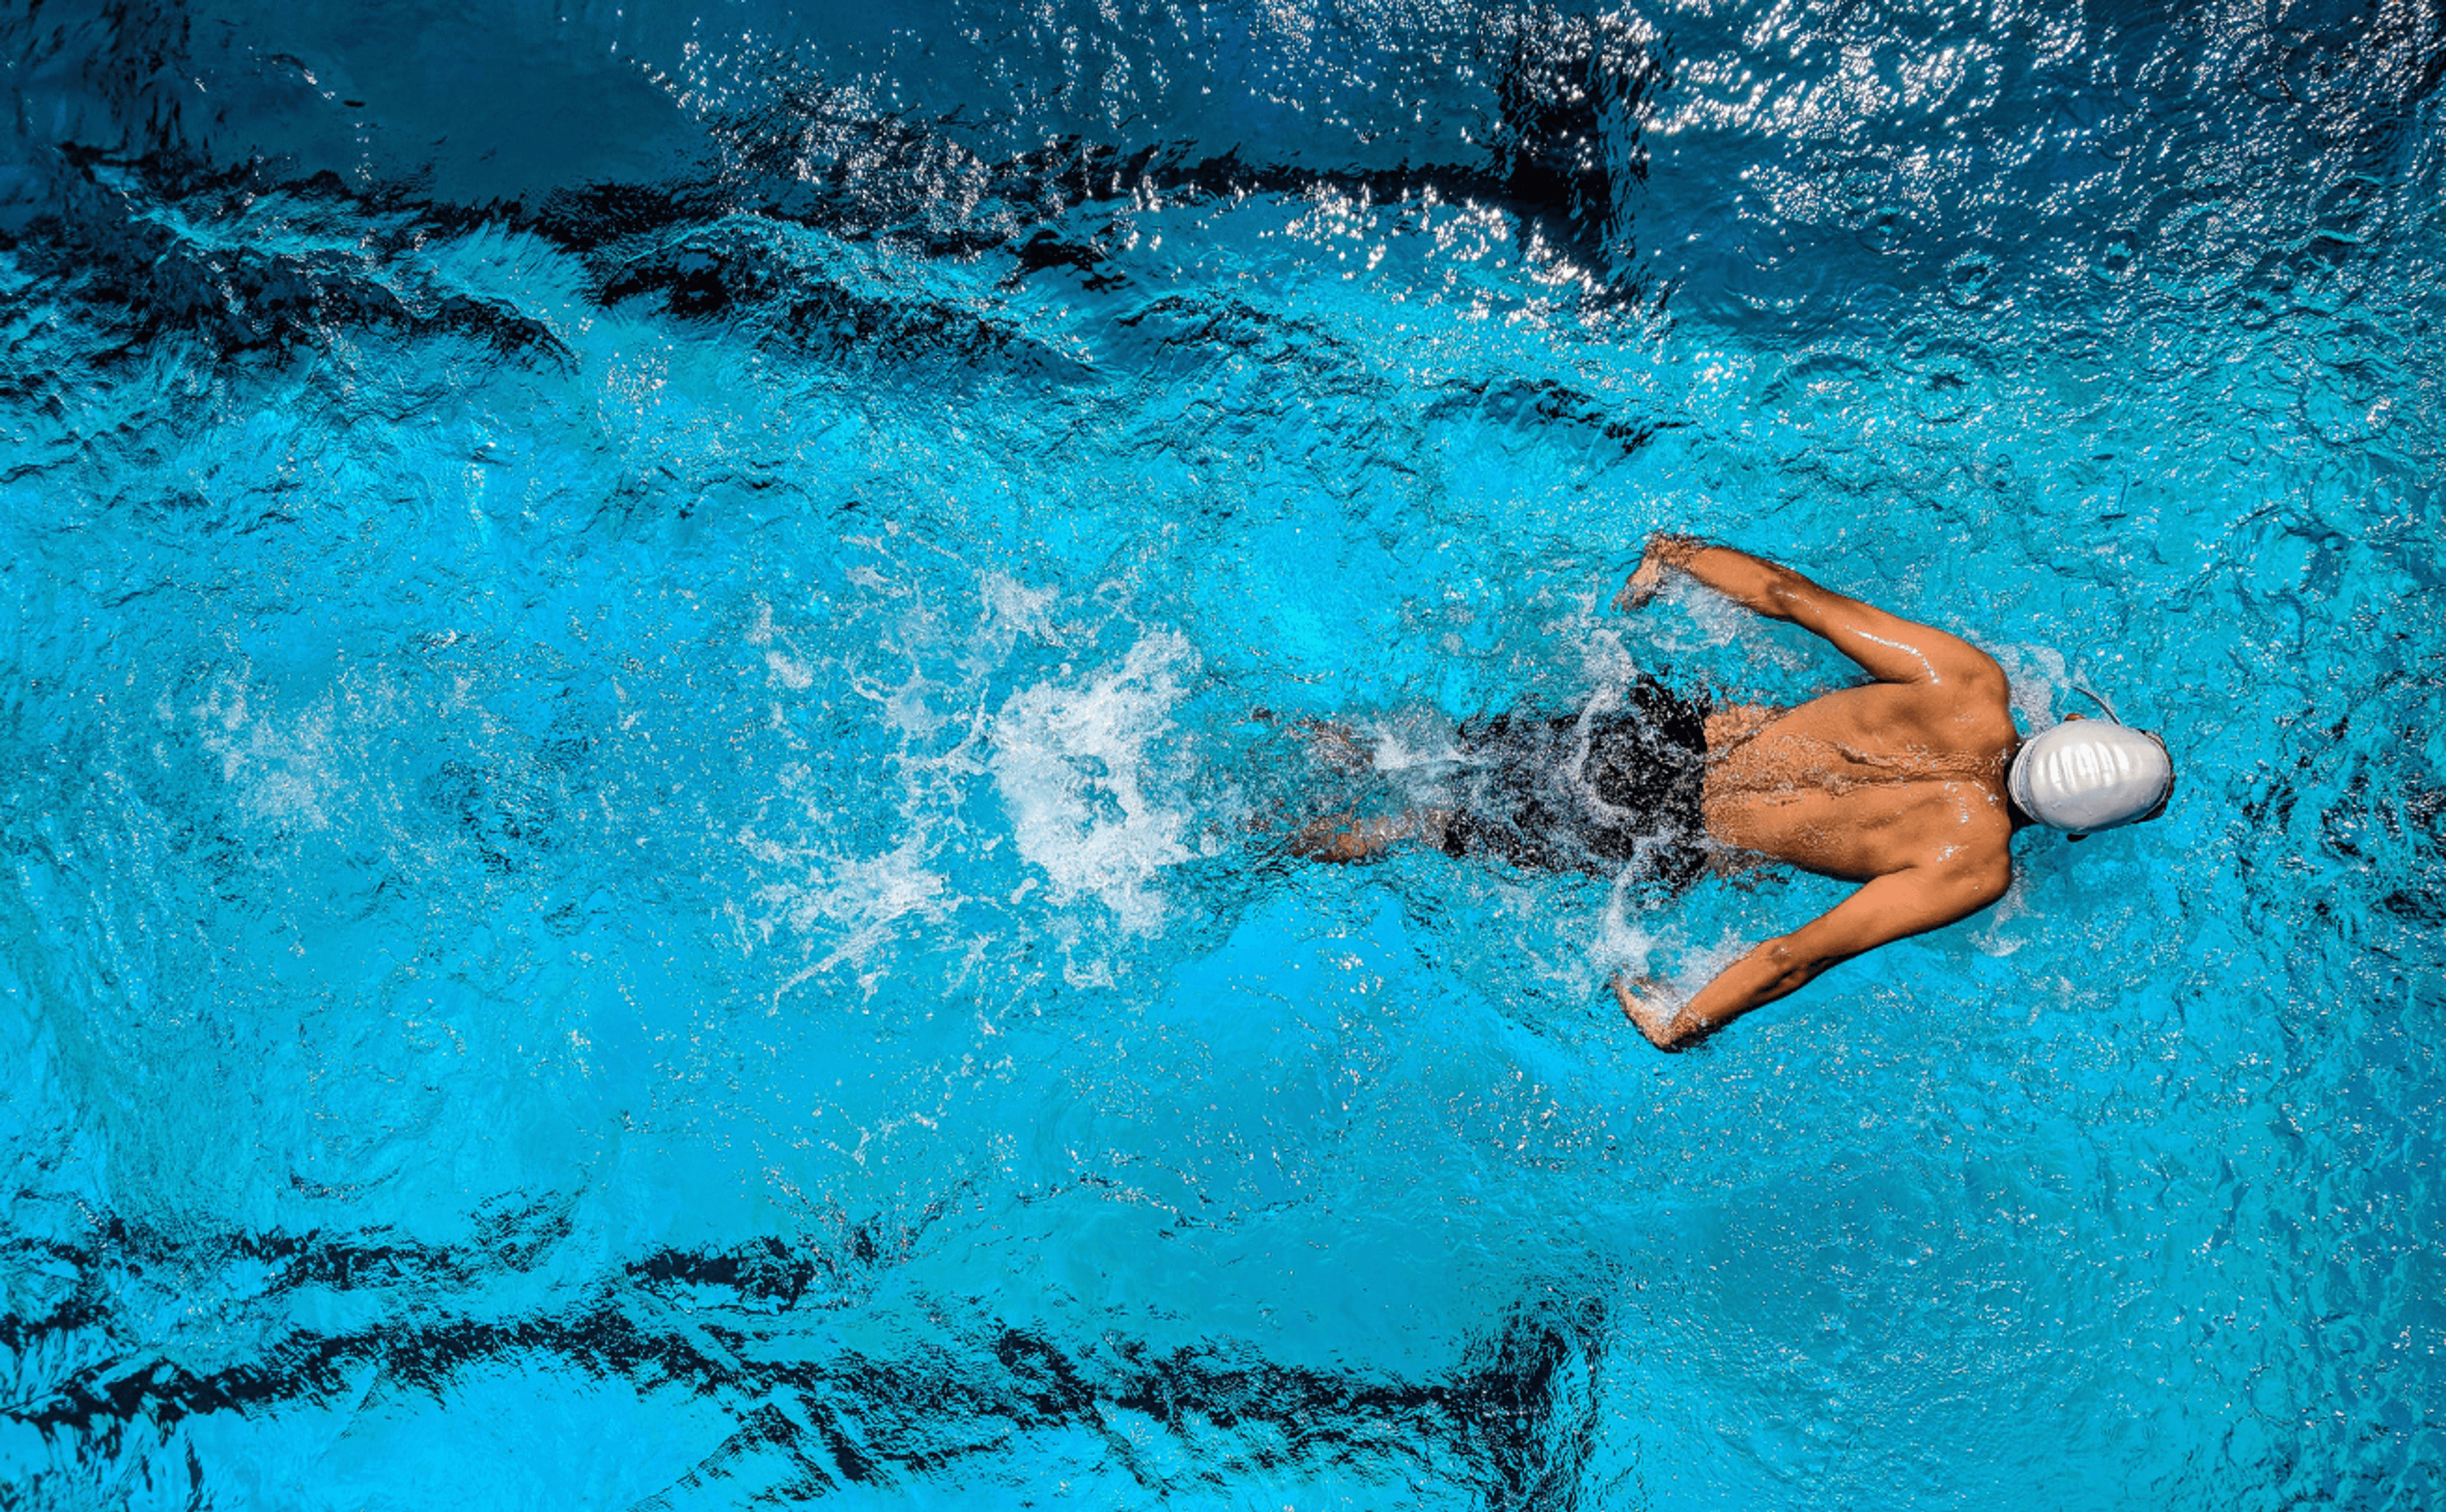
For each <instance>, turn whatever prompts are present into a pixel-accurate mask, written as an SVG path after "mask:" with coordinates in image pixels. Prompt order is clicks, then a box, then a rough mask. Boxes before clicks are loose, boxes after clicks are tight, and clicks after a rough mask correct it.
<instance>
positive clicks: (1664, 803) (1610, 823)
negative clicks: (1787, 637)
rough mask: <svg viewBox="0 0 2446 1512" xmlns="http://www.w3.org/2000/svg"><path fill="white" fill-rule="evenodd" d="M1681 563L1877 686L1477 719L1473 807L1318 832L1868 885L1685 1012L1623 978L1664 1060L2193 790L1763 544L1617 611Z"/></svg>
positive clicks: (2157, 756) (1466, 804)
mask: <svg viewBox="0 0 2446 1512" xmlns="http://www.w3.org/2000/svg"><path fill="white" fill-rule="evenodd" d="M1673 571H1679V572H1682V573H1684V575H1686V576H1688V577H1690V578H1691V579H1693V580H1695V581H1696V582H1699V583H1701V584H1703V585H1704V586H1705V587H1707V588H1713V589H1715V590H1716V591H1717V592H1719V593H1722V594H1723V595H1725V596H1726V597H1728V598H1730V599H1732V600H1734V601H1735V602H1736V603H1739V604H1740V605H1742V606H1743V607H1747V608H1749V609H1750V610H1752V611H1753V612H1756V613H1759V614H1763V615H1765V616H1767V617H1768V618H1770V619H1778V620H1788V621H1790V622H1791V623H1792V624H1795V625H1799V626H1800V627H1801V628H1802V629H1805V630H1808V631H1810V632H1811V633H1812V634H1815V635H1817V636H1820V637H1823V638H1824V639H1825V640H1826V642H1827V643H1828V644H1831V645H1833V646H1834V648H1835V649H1836V650H1838V651H1840V652H1842V653H1843V654H1844V655H1845V656H1848V657H1850V658H1851V659H1852V660H1853V661H1854V662H1856V663H1859V664H1860V666H1861V667H1862V669H1864V670H1865V671H1867V672H1868V674H1869V675H1870V676H1871V677H1872V678H1874V679H1875V680H1876V681H1873V682H1871V683H1868V684H1866V685H1863V686H1859V687H1850V688H1842V689H1838V690H1836V691H1835V692H1833V693H1828V694H1824V695H1821V696H1820V697H1818V698H1815V699H1812V700H1809V701H1807V702H1806V703H1802V704H1800V705H1798V706H1797V707H1795V708H1790V709H1775V708H1769V707H1765V706H1762V705H1752V704H1742V705H1731V706H1726V707H1713V706H1710V705H1708V704H1706V703H1704V702H1702V701H1700V700H1691V699H1686V698H1684V697H1681V696H1679V695H1675V694H1672V693H1670V692H1669V691H1667V690H1665V689H1664V688H1663V687H1662V686H1661V685H1660V684H1657V683H1655V682H1653V681H1643V682H1641V683H1640V684H1639V685H1638V686H1637V687H1635V688H1634V689H1632V690H1631V694H1630V700H1629V701H1630V703H1631V705H1632V707H1631V708H1629V709H1628V710H1609V711H1590V712H1589V713H1584V714H1582V715H1581V716H1579V717H1577V718H1575V719H1552V720H1523V719H1517V718H1514V717H1504V718H1500V719H1494V720H1485V721H1476V722H1474V723H1473V724H1470V725H1464V726H1462V727H1461V730H1460V741H1459V743H1460V747H1461V753H1462V756H1463V757H1464V764H1465V765H1466V766H1467V767H1468V768H1469V769H1470V770H1471V771H1472V772H1473V773H1474V774H1475V775H1474V776H1473V777H1472V779H1471V781H1470V784H1469V786H1468V789H1467V792H1466V793H1465V794H1464V795H1462V796H1460V797H1459V798H1458V801H1457V802H1456V803H1455V804H1454V805H1453V806H1452V807H1451V808H1449V809H1436V810H1429V811H1421V812H1413V813H1409V814H1404V815H1402V817H1401V818H1399V819H1396V820H1393V821H1389V822H1383V823H1378V824H1375V825H1372V826H1370V825H1358V826H1352V825H1346V824H1345V825H1341V826H1334V827H1328V828H1318V827H1311V830H1310V831H1309V832H1308V835H1307V836H1304V837H1303V839H1304V842H1305V843H1304V844H1303V847H1302V849H1306V850H1307V851H1308V853H1309V854H1312V855H1316V856H1319V857H1321V858H1324V859H1328V860H1338V861H1355V860H1361V859H1364V858H1365V857H1366V856H1369V855H1372V854H1374V853H1375V852H1377V851H1379V850H1381V849H1383V848H1384V846H1385V845H1387V844H1389V843H1391V842H1392V841H1394V840H1399V839H1403V838H1407V837H1410V836H1413V835H1416V836H1421V837H1424V838H1427V839H1430V840H1433V841H1435V842H1436V843H1438V844H1439V845H1440V846H1441V847H1442V849H1446V850H1448V851H1453V852H1455V853H1457V854H1468V853H1473V852H1491V853H1494V854H1497V855H1500V856H1502V857H1504V858H1505V859H1507V860H1511V861H1513V862H1515V864H1518V865H1525V866H1543V867H1549V868H1553V867H1559V866H1570V865H1575V864H1577V865H1589V864H1590V863H1594V864H1596V865H1603V864H1606V863H1609V862H1612V863H1619V864H1622V865H1626V866H1628V867H1629V868H1631V869H1632V870H1633V871H1635V872H1636V871H1644V872H1645V873H1646V874H1647V875H1649V876H1653V877H1660V878H1663V879H1665V880H1666V881H1668V882H1678V881H1685V880H1687V879H1688V878H1689V877H1692V876H1695V875H1696V873H1697V871H1698V870H1700V869H1703V868H1704V866H1705V864H1706V862H1707V860H1708V859H1709V858H1710V857H1711V856H1712V858H1713V859H1715V860H1716V861H1717V862H1719V863H1720V864H1721V863H1722V862H1723V861H1725V860H1728V859H1735V858H1740V857H1748V858H1753V859H1754V860H1755V861H1757V862H1763V863H1780V864H1783V865H1788V866H1795V867H1798V868H1802V869H1803V870H1807V871H1814V872H1817V873H1819V874H1820V875H1823V876H1829V877H1838V878H1841V879H1843V880H1845V881H1851V882H1858V883H1860V884H1862V886H1861V887H1860V888H1859V890H1858V891H1856V892H1854V893H1853V894H1852V895H1851V896H1850V897H1848V898H1846V899H1844V900H1843V901H1842V902H1841V903H1839V904H1836V905H1834V907H1833V908H1831V909H1829V910H1828V911H1827V912H1826V913H1824V914H1822V915H1820V916H1819V917H1818V918H1816V919H1815V920H1812V921H1811V922H1810V923H1808V924H1803V925H1802V926H1801V927H1799V928H1798V929H1796V930H1794V931H1793V932H1792V933H1790V934H1787V935H1783V936H1780V937H1778V938H1777V939H1774V940H1769V941H1766V942H1765V943H1761V944H1759V945H1758V946H1757V947H1755V948H1753V949H1752V950H1750V951H1749V952H1748V953H1747V954H1746V955H1744V956H1742V957H1741V958H1740V960H1739V961H1734V962H1733V963H1732V964H1731V965H1729V966H1727V967H1725V968H1724V969H1723V970H1722V972H1719V973H1718V974H1717V976H1716V978H1715V980H1712V981H1709V982H1708V983H1707V984H1706V985H1705V986H1704V987H1702V988H1701V989H1700V990H1699V991H1698V992H1697V993H1695V994H1693V995H1692V996H1691V997H1690V998H1689V999H1687V1000H1686V1001H1683V1002H1679V1003H1676V1002H1675V1001H1673V1000H1672V999H1671V997H1670V996H1668V995H1667V993H1666V992H1665V988H1664V987H1663V985H1662V984H1661V983H1658V982H1656V981H1654V980H1650V979H1646V978H1641V979H1636V980H1631V979H1626V978H1624V977H1622V976H1619V975H1617V976H1616V977H1615V978H1614V979H1613V983H1612V986H1613V992H1614V996H1615V997H1616V998H1617V999H1620V1000H1621V1003H1622V1008H1623V1012H1624V1013H1625V1014H1626V1015H1628V1017H1629V1018H1630V1021H1631V1022H1632V1023H1633V1024H1636V1025H1637V1026H1638V1027H1639V1031H1640V1033H1642V1034H1644V1035H1646V1036H1647V1038H1648V1039H1649V1040H1650V1041H1651V1042H1652V1043H1654V1044H1655V1045H1656V1047H1657V1048H1658V1049H1660V1050H1667V1051H1679V1050H1684V1049H1686V1048H1688V1047H1689V1046H1691V1045H1694V1044H1697V1043H1698V1042H1699V1041H1700V1040H1702V1039H1704V1038H1706V1037H1707V1036H1709V1035H1712V1034H1714V1033H1715V1032H1716V1031H1718V1030H1720V1029H1722V1028H1723V1027H1724V1026H1725V1025H1726V1024H1728V1023H1731V1022H1732V1021H1733V1020H1734V1019H1736V1018H1739V1017H1740V1016H1741V1015H1743V1014H1745V1013H1748V1012H1749V1011H1750V1010H1752V1009H1754V1008H1757V1007H1759V1006H1761V1005H1763V1004H1766V1003H1770V1002H1773V1001H1775V1000H1776V999H1778V998H1781V997H1784V996H1786V995H1787V994H1790V993H1793V992H1795V991H1797V990H1798V989H1799V988H1800V987H1802V986H1804V985H1805V984H1807V983H1808V982H1809V981H1811V980H1814V979H1816V977H1817V976H1818V975H1819V974H1821V973H1823V972H1824V971H1826V970H1827V969H1828V968H1829V967H1831V966H1834V965H1837V964H1840V963H1841V962H1843V961H1849V960H1851V959H1852V958H1853V956H1856V955H1859V954H1861V953H1862V952H1864V951H1869V950H1873V949H1875V948H1876V947H1877V946H1879V945H1882V944H1886V943H1891V942H1892V941H1896V940H1900V939H1903V938H1905V937H1907V936H1910V935H1916V934H1925V933H1927V932H1928V931H1929V930H1931V929H1941V928H1943V927H1945V926H1946V925H1947V924H1953V923H1956V922H1957V921H1959V920H1963V919H1966V918H1968V917H1969V916H1970V915H1972V914H1975V913H1977V912H1979V911H1980V910H1981V909H1983V908H1985V907H1987V906H1988V905H1991V904H1993V903H1995V902H1996V900H1998V899H1999V898H2002V897H2003V896H2004V890H2005V888H2006V887H2008V886H2009V885H2010V884H2011V882H2012V877H2013V865H2012V854H2011V843H2012V838H2013V833H2014V831H2017V830H2020V829H2022V828H2023V827H2024V826H2026V825H2031V824H2040V825H2045V826H2048V827H2051V828H2054V829H2058V830H2062V831H2070V832H2072V833H2073V835H2074V837H2075V838H2079V836H2080V835H2081V834H2083V833H2086V832H2088V831H2096V830H2108V829H2113V828H2114V827H2116V826H2117V825H2122V824H2131V823H2135V822H2137V821H2140V820H2144V819H2153V818H2155V817H2156V816H2157V815H2158V814H2159V813H2161V812H2164V810H2165V807H2166V803H2167V801H2168V799H2170V798H2171V797H2172V796H2173V788H2174V770H2173V762H2172V760H2171V759H2170V758H2169V757H2168V756H2167V754H2166V749H2165V746H2164V744H2163V743H2162V742H2161V741H2159V740H2158V739H2157V738H2156V737H2154V736H2152V735H2147V734H2144V733H2142V732H2140V731H2137V730H2134V729H2130V728H2128V727H2126V726H2124V725H2122V724H2119V723H2117V722H2114V721H2113V720H2106V719H2094V720H2082V719H2079V717H2078V716H2076V717H2075V719H2073V720H2068V721H2067V722H2065V723H2064V724H2060V725H2058V726H2056V727H2055V728H2054V729H2051V730H2049V731H2047V732H2046V733H2044V734H2042V735H2041V736H2039V737H2036V738H2034V739H2030V740H2023V738H2022V735H2021V732H2020V731H2019V730H2018V729H2016V728H2015V727H2014V724H2013V714H2012V702H2011V700H2012V690H2011V688H2010V687H2009V686H2008V684H2007V683H2006V681H2005V678H2004V669H2003V668H2002V667H1999V666H1998V665H1997V664H1996V662H1995V659H1994V658H1992V657H1990V656H1988V655H1987V654H1986V653H1985V652H1984V651H1981V650H1980V649H1978V648H1977V647H1976V646H1973V645H1971V644H1968V643H1966V642H1964V641H1961V640H1958V639H1956V638H1955V637H1953V636H1950V635H1947V634H1946V633H1945V632H1944V631H1942V630H1937V629H1931V628H1929V626H1927V625H1914V624H1912V623H1911V622H1910V621H1909V620H1904V619H1899V618H1897V617H1895V616H1894V615H1891V614H1888V613H1886V612H1885V611H1884V610H1882V609H1878V608H1873V607H1870V606H1869V605H1866V604H1863V603H1860V602H1859V601H1858V600H1856V599H1850V598H1846V597H1844V596H1843V595H1842V594H1840V593H1834V592H1830V591H1829V590H1827V589H1825V588H1819V587H1818V586H1817V585H1816V584H1815V583H1812V582H1811V581H1809V580H1808V579H1807V578H1805V577H1803V576H1801V575H1800V574H1799V573H1797V572H1795V571H1793V570H1792V569H1789V568H1783V567H1778V566H1776V565H1775V564H1774V563H1772V562H1767V561H1762V560H1760V559H1759V558H1758V557H1755V556H1751V555H1748V554H1747V553H1745V552H1741V551H1733V550H1731V549H1730V548H1727V547H1722V546H1712V545H1709V544H1707V543H1705V542H1703V541H1698V540H1694V539H1692V538H1690V537H1687V536H1680V535H1657V536H1653V537H1651V538H1650V539H1649V540H1648V543H1647V548H1646V551H1645V553H1644V554H1643V555H1642V556H1641V558H1640V562H1639V566H1638V568H1637V569H1636V570H1634V571H1633V572H1632V573H1631V575H1630V580H1629V582H1628V583H1627V584H1626V585H1624V587H1623V589H1622V592H1621V594H1620V595H1619V596H1618V597H1617V598H1616V599H1615V600H1614V607H1616V608H1617V609H1622V610H1625V611H1628V610H1631V609H1636V608H1638V607H1641V606H1643V605H1645V604H1646V603H1647V601H1648V600H1649V599H1651V598H1653V597H1654V596H1655V594H1656V592H1657V589H1658V588H1661V587H1663V586H1664V583H1665V575H1666V574H1667V573H1668V572H1673ZM1594 868H1595V867H1594V866H1590V869H1594Z"/></svg>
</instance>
